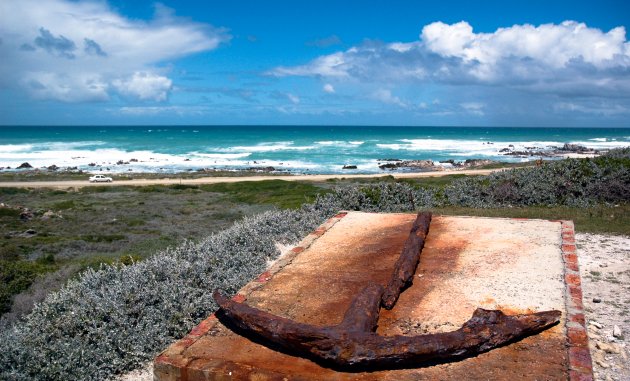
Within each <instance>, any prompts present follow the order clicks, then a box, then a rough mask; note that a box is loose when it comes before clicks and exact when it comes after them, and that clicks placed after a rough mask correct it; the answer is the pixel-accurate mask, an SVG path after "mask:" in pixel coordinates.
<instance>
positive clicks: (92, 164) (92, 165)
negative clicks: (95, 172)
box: [88, 163, 96, 167]
mask: <svg viewBox="0 0 630 381" xmlns="http://www.w3.org/2000/svg"><path fill="white" fill-rule="evenodd" d="M88 166H90V167H96V163H90V164H88Z"/></svg>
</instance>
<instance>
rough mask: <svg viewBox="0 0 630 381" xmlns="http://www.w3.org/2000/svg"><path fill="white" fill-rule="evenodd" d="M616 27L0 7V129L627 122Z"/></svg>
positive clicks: (290, 6) (347, 4) (151, 6)
mask: <svg viewBox="0 0 630 381" xmlns="http://www.w3.org/2000/svg"><path fill="white" fill-rule="evenodd" d="M513 3H515V4H513ZM629 26H630V5H628V2H626V1H622V0H618V1H606V0H601V1H597V2H594V1H592V2H580V1H556V2H554V1H523V2H506V1H483V2H481V1H479V2H471V1H442V2H439V3H438V2H419V1H387V2H384V1H317V2H306V1H273V0H270V1H253V0H251V1H243V0H241V1H239V0H235V1H206V2H198V1H163V2H160V3H156V2H151V1H113V0H112V1H67V0H50V1H41V0H3V1H2V3H0V57H2V58H1V59H0V124H2V125H14V124H17V125H20V124H54V125H57V124H60V125H65V124H68V125H102V124H113V125H119V124H332V125H343V124H349V125H365V124H369V125H374V124H382V125H468V126H622V127H630V123H629V122H628V121H629V120H630V43H629V42H628V37H627V36H626V32H627V30H628V28H629Z"/></svg>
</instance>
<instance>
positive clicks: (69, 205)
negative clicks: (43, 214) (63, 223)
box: [52, 200, 76, 210]
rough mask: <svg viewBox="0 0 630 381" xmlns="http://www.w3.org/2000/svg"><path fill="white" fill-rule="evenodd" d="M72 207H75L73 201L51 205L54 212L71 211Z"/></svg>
mask: <svg viewBox="0 0 630 381" xmlns="http://www.w3.org/2000/svg"><path fill="white" fill-rule="evenodd" d="M74 207H76V205H75V203H74V200H65V201H60V202H57V203H55V204H53V206H52V208H53V209H55V210H66V209H72V208H74Z"/></svg>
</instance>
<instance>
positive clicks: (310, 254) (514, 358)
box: [155, 212, 569, 381]
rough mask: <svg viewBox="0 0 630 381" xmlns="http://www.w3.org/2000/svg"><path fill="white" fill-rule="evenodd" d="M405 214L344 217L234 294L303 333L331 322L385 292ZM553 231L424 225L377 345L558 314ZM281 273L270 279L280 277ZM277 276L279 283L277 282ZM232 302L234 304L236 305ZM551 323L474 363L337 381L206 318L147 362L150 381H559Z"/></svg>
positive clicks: (498, 222)
mask: <svg viewBox="0 0 630 381" xmlns="http://www.w3.org/2000/svg"><path fill="white" fill-rule="evenodd" d="M414 219H415V214H367V213H358V212H352V213H349V214H348V215H347V216H345V217H343V218H340V219H337V220H335V221H332V223H329V225H328V226H327V228H329V229H328V230H325V229H320V230H319V231H318V232H317V234H316V236H319V238H317V239H314V240H313V237H312V236H311V237H310V238H309V237H307V241H308V243H309V244H310V247H308V248H306V249H305V250H303V251H302V248H301V247H302V246H306V244H304V243H302V244H301V245H300V247H298V248H296V249H295V250H294V251H293V256H290V257H288V258H284V259H283V260H281V261H280V264H279V265H277V266H276V268H275V270H273V271H272V272H275V271H277V272H276V273H275V274H271V273H269V274H264V275H263V276H262V277H261V278H259V279H258V280H257V281H255V282H252V284H250V285H249V286H248V287H246V288H245V289H244V290H243V291H242V292H241V293H240V294H241V295H242V296H245V297H246V302H247V303H248V304H249V305H252V306H255V307H257V308H260V309H263V310H266V311H269V312H271V313H274V314H277V315H280V316H283V317H287V318H290V319H293V320H296V321H300V322H304V323H308V324H314V325H332V324H336V323H338V322H340V321H341V319H342V317H343V313H344V312H345V310H346V308H347V306H348V304H349V303H350V301H351V299H352V297H353V296H354V295H356V293H357V292H358V291H360V290H361V289H362V288H363V287H364V286H365V285H366V284H367V283H368V281H376V282H379V283H381V284H383V285H384V284H386V282H387V281H388V280H389V276H390V275H391V271H392V268H393V265H394V263H395V261H396V260H397V258H398V256H399V255H400V252H401V250H402V246H403V244H404V241H405V239H406V238H407V236H408V234H409V229H410V227H411V224H412V222H413V220H414ZM561 237H562V225H561V223H560V222H550V221H540V220H514V219H489V218H468V217H439V216H435V217H434V219H433V222H432V223H431V228H430V231H429V235H428V237H427V240H426V244H425V248H424V251H423V253H422V256H421V259H420V265H419V266H418V269H417V271H416V275H415V277H414V283H413V285H412V286H411V287H409V288H408V289H407V290H405V291H404V292H403V293H402V294H401V296H400V299H399V301H398V303H397V304H396V306H395V307H394V308H393V309H392V310H391V311H387V310H385V309H381V312H380V319H379V327H378V330H377V332H378V333H379V334H381V335H394V334H410V335H411V334H421V333H427V332H443V331H450V330H454V329H457V328H458V327H459V326H461V325H462V324H463V323H464V322H465V321H466V320H468V319H469V318H470V316H471V315H472V312H473V311H474V309H475V308H476V307H482V308H487V309H502V310H504V311H505V312H506V313H510V312H513V313H520V312H525V311H526V312H534V311H542V310H551V309H557V310H560V311H563V315H564V312H565V311H566V307H565V283H564V264H563V260H562V250H561V244H562V238H561ZM280 268H281V269H280ZM278 269H279V271H278ZM242 296H238V298H240V299H241V300H242ZM564 323H565V322H564V316H563V320H562V321H561V323H560V324H559V325H557V326H555V327H553V328H551V329H549V330H547V331H545V332H543V333H541V334H539V335H535V336H531V337H528V338H526V339H524V340H522V341H519V342H516V343H513V344H510V345H508V346H505V347H502V348H498V349H495V350H492V351H490V352H487V353H484V354H481V355H479V356H477V357H473V358H467V359H464V360H462V361H458V362H453V363H444V364H418V366H419V367H418V368H413V369H396V370H386V371H379V370H376V371H370V372H364V373H347V372H339V371H335V370H333V369H330V368H326V367H321V366H320V365H318V364H316V363H315V362H313V361H311V360H309V359H305V358H300V357H295V356H292V355H290V354H286V353H281V352H278V351H275V350H272V349H269V348H267V347H265V346H263V345H260V344H257V343H255V342H252V341H251V340H249V339H247V338H245V337H241V336H239V335H237V334H235V333H234V332H232V331H231V330H230V329H228V328H226V327H225V326H223V325H222V324H221V323H220V322H218V321H217V320H216V318H213V317H211V318H209V319H208V320H206V321H205V322H204V323H202V324H201V325H200V327H197V328H196V329H195V330H194V331H193V332H192V333H191V335H189V336H187V337H186V338H185V339H183V340H182V341H180V342H178V343H176V344H174V345H173V346H171V347H170V348H169V349H167V350H166V351H165V352H164V353H163V354H162V355H160V356H159V357H158V358H157V359H156V362H155V378H156V380H169V381H170V380H182V381H186V380H188V381H193V380H195V381H196V380H210V379H251V380H267V379H278V380H282V379H296V380H321V379H326V380H355V379H362V380H377V379H378V380H382V379H384V380H422V379H426V380H429V379H440V380H461V379H467V380H482V379H483V380H486V379H493V380H501V379H505V380H512V379H528V380H535V379H538V380H540V379H544V380H566V379H567V378H568V377H569V360H568V351H567V349H566V345H567V335H566V333H565V331H566V330H565V324H564Z"/></svg>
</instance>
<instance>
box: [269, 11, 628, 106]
mask: <svg viewBox="0 0 630 381" xmlns="http://www.w3.org/2000/svg"><path fill="white" fill-rule="evenodd" d="M625 33H626V32H625V29H624V27H617V28H613V29H611V30H610V31H608V32H604V31H602V30H600V29H597V28H591V27H588V26H587V25H586V24H584V23H578V22H575V21H565V22H563V23H561V24H543V25H539V26H533V25H528V24H525V25H514V26H511V27H506V28H500V29H497V30H496V31H494V32H493V33H475V32H474V30H473V28H472V26H471V25H470V24H468V23H467V22H465V21H462V22H459V23H455V24H450V25H449V24H445V23H442V22H434V23H432V24H429V25H426V26H425V27H424V28H422V31H421V33H420V35H419V39H418V40H416V41H409V42H391V43H379V42H374V41H368V42H366V43H364V44H362V45H360V46H355V47H352V48H350V49H348V50H345V51H341V52H336V53H333V54H330V55H325V56H320V57H318V58H316V59H314V60H312V61H311V62H308V63H306V64H303V65H299V66H292V67H284V66H283V67H277V68H275V69H273V70H271V71H269V74H271V75H274V76H278V77H282V76H315V77H322V78H336V79H337V80H339V81H341V80H344V79H345V80H360V81H362V82H370V83H386V84H389V85H392V84H402V83H409V82H410V81H411V82H413V83H420V84H422V83H431V84H446V85H471V84H473V85H497V86H506V87H513V88H518V89H522V90H523V89H525V90H530V91H535V92H547V93H554V94H558V95H563V96H566V95H572V94H578V93H584V92H588V93H592V92H598V91H599V92H601V93H608V95H609V96H617V95H623V96H630V42H628V41H627V40H626V34H625Z"/></svg>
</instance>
